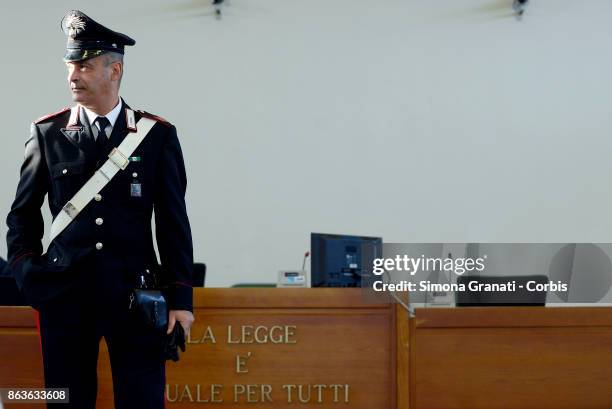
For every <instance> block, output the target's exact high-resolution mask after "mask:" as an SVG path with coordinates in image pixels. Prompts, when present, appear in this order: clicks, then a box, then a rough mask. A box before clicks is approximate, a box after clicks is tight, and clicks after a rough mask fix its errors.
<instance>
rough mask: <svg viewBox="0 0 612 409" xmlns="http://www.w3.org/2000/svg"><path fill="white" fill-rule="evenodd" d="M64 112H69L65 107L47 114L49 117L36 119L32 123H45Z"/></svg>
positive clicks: (68, 108)
mask: <svg viewBox="0 0 612 409" xmlns="http://www.w3.org/2000/svg"><path fill="white" fill-rule="evenodd" d="M66 111H70V107H66V108H64V109H62V110H61V111H57V112H54V113H52V114H49V115H45V116H41V117H40V118H38V119H37V120H36V121H34V123H35V124H37V123H39V122H42V121H45V120H47V119H51V118H54V117H56V116H58V115H61V114H63V113H64V112H66Z"/></svg>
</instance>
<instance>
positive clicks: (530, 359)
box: [413, 308, 612, 409]
mask: <svg viewBox="0 0 612 409" xmlns="http://www.w3.org/2000/svg"><path fill="white" fill-rule="evenodd" d="M606 315H607V317H606ZM611 315H612V310H611V309H606V308H587V309H581V308H540V309H537V308H536V309H530V308H527V309H522V308H509V309H508V308H486V309H472V308H466V309H429V310H417V315H416V320H415V321H416V328H415V335H414V337H415V338H414V345H413V346H414V347H415V349H416V351H415V353H414V355H413V359H414V361H413V366H414V370H413V374H414V375H415V377H416V378H415V379H414V395H416V396H414V397H413V398H414V400H413V401H414V407H415V408H418V409H453V408H457V409H464V408H470V409H480V408H483V409H485V408H486V409H495V408H500V409H502V408H503V409H513V408H517V409H518V408H521V409H529V408H534V409H548V408H550V409H553V408H554V409H564V408H567V409H570V408H573V409H575V408H580V409H588V408H610V407H612V393H611V392H610V385H611V384H612V326H605V325H606V323H609V322H610V321H611V320H610V318H609V317H610V316H611ZM591 324H593V325H591ZM436 325H438V326H437V327H436Z"/></svg>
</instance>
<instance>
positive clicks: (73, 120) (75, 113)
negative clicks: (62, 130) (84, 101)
mask: <svg viewBox="0 0 612 409" xmlns="http://www.w3.org/2000/svg"><path fill="white" fill-rule="evenodd" d="M79 111H80V109H79V106H78V105H75V106H73V107H72V108H70V118H69V119H68V125H67V126H66V128H74V127H78V124H79Z"/></svg>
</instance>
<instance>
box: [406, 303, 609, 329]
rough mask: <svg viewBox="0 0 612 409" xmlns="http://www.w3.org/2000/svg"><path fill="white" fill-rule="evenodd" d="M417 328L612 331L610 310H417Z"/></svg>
mask: <svg viewBox="0 0 612 409" xmlns="http://www.w3.org/2000/svg"><path fill="white" fill-rule="evenodd" d="M416 311H417V313H416V326H417V328H499V327H610V326H612V314H611V311H612V308H609V307H579V308H572V307H557V308H554V307H502V308H496V307H465V308H417V309H416Z"/></svg>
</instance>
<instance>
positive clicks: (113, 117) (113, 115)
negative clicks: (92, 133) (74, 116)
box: [81, 98, 121, 138]
mask: <svg viewBox="0 0 612 409" xmlns="http://www.w3.org/2000/svg"><path fill="white" fill-rule="evenodd" d="M81 108H83V111H85V115H87V119H88V120H89V124H90V125H91V126H95V125H94V121H95V120H96V119H97V118H98V117H99V116H104V117H106V119H108V122H110V125H111V131H110V132H109V133H108V135H107V137H108V138H110V135H111V133H112V129H113V127H114V126H115V122H117V118H118V117H119V112H121V98H119V102H118V103H117V105H115V107H114V108H113V109H112V111H110V112H109V113H108V114H106V115H98V114H96V113H95V112H93V111H91V110H89V109H87V108H85V107H84V106H83V105H81Z"/></svg>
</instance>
